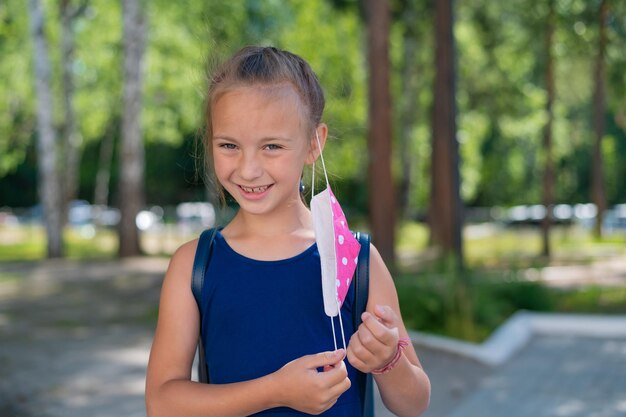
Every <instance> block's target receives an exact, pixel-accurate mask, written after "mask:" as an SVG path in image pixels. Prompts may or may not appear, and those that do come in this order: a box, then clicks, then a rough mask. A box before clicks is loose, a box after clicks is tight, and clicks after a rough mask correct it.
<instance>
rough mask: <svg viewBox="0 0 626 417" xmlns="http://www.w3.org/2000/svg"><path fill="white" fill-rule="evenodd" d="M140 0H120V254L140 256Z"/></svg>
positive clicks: (142, 22) (142, 21)
mask: <svg viewBox="0 0 626 417" xmlns="http://www.w3.org/2000/svg"><path fill="white" fill-rule="evenodd" d="M142 9H143V8H142V1H141V0H122V14H123V25H124V31H123V36H124V39H123V42H124V105H123V107H124V112H123V114H122V136H121V144H120V145H121V146H120V166H121V171H120V182H119V199H120V215H121V218H120V223H119V240H120V245H119V255H120V256H122V257H125V256H134V255H139V254H140V253H141V249H140V242H139V230H138V228H137V225H136V223H135V218H136V217H137V214H138V213H139V211H140V210H141V208H142V206H143V204H144V198H143V193H144V170H145V166H144V165H145V162H144V161H145V156H144V145H143V137H142V131H141V108H142V81H143V71H142V70H143V65H142V64H143V57H144V52H145V26H146V25H145V17H144V13H143V10H142Z"/></svg>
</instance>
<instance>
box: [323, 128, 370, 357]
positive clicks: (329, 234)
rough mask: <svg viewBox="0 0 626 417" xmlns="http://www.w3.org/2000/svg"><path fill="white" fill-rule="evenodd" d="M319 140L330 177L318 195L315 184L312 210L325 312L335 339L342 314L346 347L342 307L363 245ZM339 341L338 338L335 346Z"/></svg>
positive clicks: (324, 166) (343, 338)
mask: <svg viewBox="0 0 626 417" xmlns="http://www.w3.org/2000/svg"><path fill="white" fill-rule="evenodd" d="M316 138H317V144H318V147H319V149H320V159H321V160H322V168H323V170H324V177H325V179H326V189H325V190H324V191H322V192H320V193H319V194H317V195H315V191H314V188H313V186H312V187H311V194H312V197H311V214H312V216H313V227H314V229H315V241H316V242H317V249H318V251H319V253H320V262H321V266H322V293H323V297H324V312H325V313H326V315H327V316H329V317H330V318H331V323H332V328H333V340H334V339H335V334H334V333H335V324H334V320H333V317H335V316H339V323H340V326H341V337H342V340H343V347H344V348H345V346H346V342H345V336H344V332H343V323H342V321H341V315H340V314H339V310H340V309H341V305H342V304H343V301H344V300H345V298H346V294H347V293H348V289H349V288H350V283H351V282H352V276H353V274H354V270H355V269H356V265H357V261H358V256H359V250H360V249H361V245H360V244H359V242H358V241H357V240H356V239H355V238H354V236H353V235H352V232H351V231H350V229H349V228H348V222H347V220H346V217H345V215H344V214H343V210H342V209H341V206H340V205H339V202H338V201H337V199H336V198H335V195H334V194H333V192H332V191H331V189H330V184H329V182H328V174H327V172H326V165H325V164H324V157H323V156H322V153H321V149H322V147H321V146H320V141H319V137H318V136H317V132H316ZM312 177H313V178H312V184H315V165H313V175H312ZM336 348H337V343H336V341H335V349H336Z"/></svg>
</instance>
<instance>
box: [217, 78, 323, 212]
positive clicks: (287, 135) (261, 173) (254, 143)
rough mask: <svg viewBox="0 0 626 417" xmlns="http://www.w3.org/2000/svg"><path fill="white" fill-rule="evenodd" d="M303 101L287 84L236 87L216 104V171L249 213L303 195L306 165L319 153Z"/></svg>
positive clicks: (271, 208)
mask: <svg viewBox="0 0 626 417" xmlns="http://www.w3.org/2000/svg"><path fill="white" fill-rule="evenodd" d="M301 106H302V103H301V101H300V98H299V97H298V95H297V93H296V92H295V90H294V89H293V88H292V87H290V86H288V85H286V86H282V87H273V88H271V89H269V88H263V87H241V88H236V89H234V90H231V91H228V92H226V93H224V95H222V96H221V97H219V98H218V99H217V101H216V102H215V103H214V105H213V109H212V119H211V121H212V127H213V138H212V147H213V162H214V167H215V173H216V175H217V179H218V180H219V182H220V183H221V184H222V186H223V187H224V188H225V189H226V191H228V193H229V194H230V195H231V196H233V198H234V199H235V200H236V201H237V203H239V206H240V207H241V209H242V210H244V211H246V212H247V213H250V214H270V213H274V212H276V211H277V210H280V209H282V208H285V207H287V206H288V205H291V204H293V203H295V202H298V201H299V200H300V191H299V185H300V177H301V174H302V169H303V167H304V165H305V163H312V162H313V160H314V159H313V158H314V154H315V155H316V154H317V153H316V152H314V149H315V148H316V146H314V145H313V143H314V142H315V139H311V138H310V137H309V135H308V134H307V130H306V125H305V121H304V120H303V118H302V115H301V111H300V109H301ZM324 133H325V132H324Z"/></svg>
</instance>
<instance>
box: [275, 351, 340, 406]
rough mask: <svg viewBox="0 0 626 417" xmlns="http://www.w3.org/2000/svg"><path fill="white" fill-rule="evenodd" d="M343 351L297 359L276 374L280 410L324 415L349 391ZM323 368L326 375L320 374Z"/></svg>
mask: <svg viewBox="0 0 626 417" xmlns="http://www.w3.org/2000/svg"><path fill="white" fill-rule="evenodd" d="M345 356H346V352H345V350H343V349H339V350H336V351H334V352H322V353H318V354H315V355H307V356H303V357H301V358H298V359H295V360H293V361H291V362H289V363H288V364H286V365H285V366H283V367H282V368H281V369H279V370H278V371H276V373H275V374H274V375H275V377H276V378H277V383H278V392H279V396H280V399H279V402H280V405H281V406H286V407H290V408H293V409H295V410H298V411H302V412H304V413H308V414H321V413H323V412H324V411H326V410H328V409H329V408H330V407H332V406H333V405H334V404H335V403H336V402H337V398H339V396H340V395H341V394H343V393H344V392H345V391H346V390H347V389H348V388H350V379H348V371H347V369H346V365H345V363H344V362H343V359H344V358H345ZM319 368H321V369H323V370H324V371H323V372H318V369H319Z"/></svg>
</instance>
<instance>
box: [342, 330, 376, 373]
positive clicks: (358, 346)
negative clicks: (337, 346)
mask: <svg viewBox="0 0 626 417" xmlns="http://www.w3.org/2000/svg"><path fill="white" fill-rule="evenodd" d="M366 333H369V331H368V330H367V328H365V327H363V328H361V327H359V331H358V332H357V333H355V334H353V335H352V337H351V338H350V343H349V344H348V360H349V361H350V363H352V364H353V365H354V359H358V360H359V361H361V362H364V363H367V362H369V361H371V360H372V359H373V358H374V357H375V352H373V351H372V350H370V349H371V347H367V346H365V345H364V344H363V341H362V340H361V338H363V339H365V340H367V339H368V336H367V335H366ZM369 339H372V340H373V339H374V337H373V336H371V335H370V336H369Z"/></svg>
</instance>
